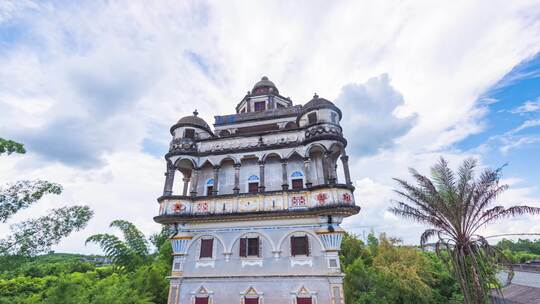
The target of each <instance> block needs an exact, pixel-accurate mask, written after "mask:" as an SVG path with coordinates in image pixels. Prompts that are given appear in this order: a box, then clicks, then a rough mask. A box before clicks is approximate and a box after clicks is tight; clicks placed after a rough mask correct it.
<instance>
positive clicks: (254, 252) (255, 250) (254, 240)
mask: <svg viewBox="0 0 540 304" xmlns="http://www.w3.org/2000/svg"><path fill="white" fill-rule="evenodd" d="M251 243H252V244H251V246H252V249H251V252H250V253H252V255H254V256H259V237H256V238H252V239H251Z"/></svg>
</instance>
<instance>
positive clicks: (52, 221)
mask: <svg viewBox="0 0 540 304" xmlns="http://www.w3.org/2000/svg"><path fill="white" fill-rule="evenodd" d="M25 152H26V150H25V149H24V146H23V145H22V144H19V143H17V142H14V141H12V140H6V139H3V138H0V156H2V155H3V154H7V155H10V154H12V153H20V154H22V153H25ZM60 193H62V186H60V185H58V184H56V183H51V182H48V181H43V180H35V181H31V180H22V181H17V182H15V183H12V184H8V185H5V186H3V187H2V186H0V222H2V223H5V222H6V221H7V220H8V219H9V218H11V217H12V216H13V215H15V214H16V213H17V212H18V211H20V210H22V209H25V208H28V207H30V206H31V205H32V204H34V203H36V202H37V201H39V200H40V199H41V198H42V197H43V196H44V195H46V194H57V195H58V194H60ZM92 215H93V212H92V210H90V208H89V207H88V206H71V207H62V208H58V209H53V210H51V211H50V212H49V214H47V215H45V216H42V217H39V218H35V219H30V220H27V221H24V222H21V223H17V224H14V225H11V226H10V231H9V233H8V236H7V237H6V238H4V239H0V256H1V255H36V254H39V253H43V252H47V251H48V250H49V249H50V248H51V246H52V245H55V244H58V242H60V240H61V239H62V238H64V237H65V236H67V235H69V234H70V233H71V232H73V231H78V230H80V229H82V228H84V227H85V226H86V224H87V223H88V221H89V220H90V218H91V217H92Z"/></svg>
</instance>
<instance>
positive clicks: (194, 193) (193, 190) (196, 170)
mask: <svg viewBox="0 0 540 304" xmlns="http://www.w3.org/2000/svg"><path fill="white" fill-rule="evenodd" d="M199 170H200V169H199V168H193V170H192V171H191V196H197V184H198V182H199Z"/></svg>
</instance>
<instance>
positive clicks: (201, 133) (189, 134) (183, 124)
mask: <svg viewBox="0 0 540 304" xmlns="http://www.w3.org/2000/svg"><path fill="white" fill-rule="evenodd" d="M198 115H199V112H197V110H195V111H193V115H189V116H185V117H182V118H180V120H178V122H177V123H176V124H174V125H173V126H172V127H171V134H172V135H173V136H174V138H175V139H176V138H188V139H192V140H195V139H204V138H209V137H213V136H214V134H213V133H212V130H211V129H210V126H209V125H208V124H207V123H206V121H204V119H202V118H200V117H199V116H198Z"/></svg>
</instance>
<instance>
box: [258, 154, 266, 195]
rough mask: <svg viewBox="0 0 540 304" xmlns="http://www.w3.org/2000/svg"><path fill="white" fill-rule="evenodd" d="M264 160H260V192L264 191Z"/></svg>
mask: <svg viewBox="0 0 540 304" xmlns="http://www.w3.org/2000/svg"><path fill="white" fill-rule="evenodd" d="M265 188H266V187H265V186H264V161H263V160H261V161H259V192H264V189H265Z"/></svg>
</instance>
